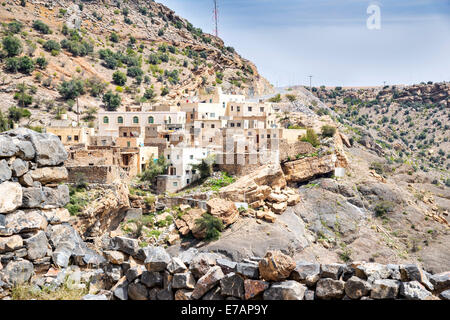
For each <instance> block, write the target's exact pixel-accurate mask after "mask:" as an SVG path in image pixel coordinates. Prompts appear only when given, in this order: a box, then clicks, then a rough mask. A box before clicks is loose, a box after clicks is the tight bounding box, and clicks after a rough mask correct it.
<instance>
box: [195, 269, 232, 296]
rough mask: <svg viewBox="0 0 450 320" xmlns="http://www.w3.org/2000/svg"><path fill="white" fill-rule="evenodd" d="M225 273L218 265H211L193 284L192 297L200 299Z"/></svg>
mask: <svg viewBox="0 0 450 320" xmlns="http://www.w3.org/2000/svg"><path fill="white" fill-rule="evenodd" d="M224 276H225V275H224V274H223V272H222V269H220V267H219V266H215V267H212V268H211V269H209V270H208V272H207V273H206V274H205V275H204V276H203V277H201V278H200V279H199V280H198V282H197V284H196V285H195V288H194V292H193V293H192V297H193V298H194V299H200V298H201V297H202V296H203V295H204V294H205V293H206V292H208V291H209V290H211V289H212V288H213V287H214V286H215V285H216V284H217V283H218V282H219V281H220V280H221V279H222V278H223V277H224Z"/></svg>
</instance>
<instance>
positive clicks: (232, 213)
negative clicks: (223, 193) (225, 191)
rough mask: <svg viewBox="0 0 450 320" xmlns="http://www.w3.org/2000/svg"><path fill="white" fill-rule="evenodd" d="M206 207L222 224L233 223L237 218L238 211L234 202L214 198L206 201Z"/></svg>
mask: <svg viewBox="0 0 450 320" xmlns="http://www.w3.org/2000/svg"><path fill="white" fill-rule="evenodd" d="M206 207H207V210H208V212H209V213H210V214H211V215H212V216H214V217H216V218H219V219H220V220H221V221H222V223H223V224H224V226H229V225H230V224H233V223H234V222H236V220H237V219H238V218H239V211H238V210H237V208H236V205H235V204H234V202H231V201H228V200H225V199H221V198H214V199H211V200H209V201H208V202H206Z"/></svg>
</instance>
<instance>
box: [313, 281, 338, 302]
mask: <svg viewBox="0 0 450 320" xmlns="http://www.w3.org/2000/svg"><path fill="white" fill-rule="evenodd" d="M344 285H345V283H344V281H342V280H333V279H331V278H324V279H320V280H319V281H318V282H317V286H316V296H317V298H319V299H322V300H332V299H342V298H343V297H344Z"/></svg>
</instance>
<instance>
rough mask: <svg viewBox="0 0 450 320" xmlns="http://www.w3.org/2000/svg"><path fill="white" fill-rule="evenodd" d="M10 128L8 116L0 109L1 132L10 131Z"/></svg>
mask: <svg viewBox="0 0 450 320" xmlns="http://www.w3.org/2000/svg"><path fill="white" fill-rule="evenodd" d="M9 129H10V128H9V121H8V118H7V117H5V116H4V115H3V113H2V112H1V111H0V132H4V131H8V130H9Z"/></svg>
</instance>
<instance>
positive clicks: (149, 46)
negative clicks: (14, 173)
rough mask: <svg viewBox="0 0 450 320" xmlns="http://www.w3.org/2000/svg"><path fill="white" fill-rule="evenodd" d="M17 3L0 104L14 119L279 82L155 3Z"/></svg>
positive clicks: (8, 31) (3, 10)
mask: <svg viewBox="0 0 450 320" xmlns="http://www.w3.org/2000/svg"><path fill="white" fill-rule="evenodd" d="M21 3H22V1H19V0H17V1H12V0H10V1H5V2H4V3H3V4H2V6H0V21H1V22H2V27H1V33H2V34H1V38H2V42H3V46H2V51H1V52H2V53H1V54H0V57H1V62H0V69H1V71H0V82H1V86H0V99H1V101H2V102H1V103H0V111H2V113H3V118H9V120H11V121H13V122H15V123H20V124H21V125H27V126H29V127H42V126H45V125H47V124H48V123H49V122H50V121H51V120H52V119H53V120H54V119H61V118H64V117H65V114H67V117H68V118H69V119H71V120H73V121H76V120H77V118H78V117H79V118H80V121H83V122H86V124H89V123H91V125H92V122H93V121H94V120H95V113H96V112H95V111H96V110H97V111H98V110H99V106H100V108H103V107H107V108H117V107H120V108H124V107H130V106H139V105H143V106H144V107H145V106H150V102H152V103H155V102H168V101H173V100H174V99H176V100H184V99H185V98H187V97H191V96H194V95H196V94H197V93H198V92H199V90H203V91H204V90H207V91H208V90H211V89H212V88H214V86H217V85H220V86H222V88H223V89H224V91H226V92H233V93H244V94H247V95H250V96H252V95H260V94H264V93H267V92H271V91H272V90H273V89H272V86H271V85H270V84H269V82H268V81H267V80H265V79H264V78H263V77H261V76H260V75H259V74H258V71H257V69H256V67H255V66H254V65H253V64H252V63H251V62H250V61H248V60H246V59H244V58H242V57H241V56H240V55H239V54H238V53H237V52H235V50H234V49H233V48H232V47H227V46H226V45H225V44H224V43H223V41H222V40H221V39H219V38H216V37H214V36H212V35H210V34H207V33H204V32H203V31H202V30H201V29H199V28H195V27H194V26H193V25H192V24H191V23H189V22H188V21H187V20H185V19H183V18H181V17H179V16H177V15H176V14H175V13H174V12H173V11H172V10H170V9H169V8H167V7H165V6H163V5H161V4H159V3H156V2H153V1H137V0H136V1H134V0H133V1H115V0H111V1H109V0H108V1H75V2H74V1H64V0H58V1H56V0H55V1H24V6H22V5H21ZM5 38H7V40H5ZM4 41H6V42H4ZM7 48H8V50H9V51H8V50H6V49H7ZM20 65H21V66H20ZM114 73H116V74H119V76H116V78H115V79H113V78H114V77H113V74H114ZM61 86H63V89H61ZM109 90H111V94H112V95H107V98H104V95H105V93H107V92H108V91H109ZM111 97H112V98H111ZM117 100H120V102H119V103H116V102H117ZM110 101H113V102H112V103H110ZM11 107H14V108H15V109H13V110H12V111H8V110H9V109H10V108H11ZM0 118H2V117H0ZM11 121H10V125H11V124H12V123H11ZM11 127H12V126H11Z"/></svg>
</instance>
